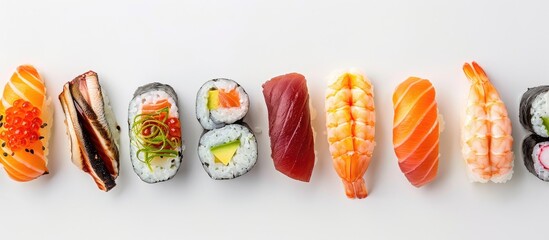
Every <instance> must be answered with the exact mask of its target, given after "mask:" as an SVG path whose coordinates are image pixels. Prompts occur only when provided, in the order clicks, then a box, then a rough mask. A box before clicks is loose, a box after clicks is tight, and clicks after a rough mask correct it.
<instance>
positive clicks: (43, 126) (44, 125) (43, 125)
mask: <svg viewBox="0 0 549 240" xmlns="http://www.w3.org/2000/svg"><path fill="white" fill-rule="evenodd" d="M46 126H48V124H47V123H44V124H42V126H40V128H45V127H46Z"/></svg>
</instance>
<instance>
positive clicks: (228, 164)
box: [198, 124, 257, 180]
mask: <svg viewBox="0 0 549 240" xmlns="http://www.w3.org/2000/svg"><path fill="white" fill-rule="evenodd" d="M198 156H199V158H200V162H202V166H203V167H204V170H206V173H208V175H209V176H210V177H211V178H212V179H215V180H222V179H233V178H236V177H239V176H242V175H243V174H245V173H247V172H248V171H250V169H252V168H253V167H254V166H255V163H256V161H257V141H256V139H255V136H254V134H253V133H252V131H251V130H250V128H249V127H248V126H247V125H240V124H230V125H226V126H224V127H222V128H218V129H214V130H210V131H206V132H204V134H203V135H202V137H201V138H200V143H199V146H198Z"/></svg>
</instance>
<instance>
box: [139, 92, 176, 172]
mask: <svg viewBox="0 0 549 240" xmlns="http://www.w3.org/2000/svg"><path fill="white" fill-rule="evenodd" d="M128 125H129V134H130V156H131V161H132V166H133V170H134V172H135V173H136V174H137V175H138V176H139V178H140V179H141V180H142V181H144V182H146V183H157V182H163V181H167V180H169V179H171V178H172V177H173V176H175V174H176V173H177V171H178V170H179V166H180V165H181V158H182V154H181V152H182V151H183V146H182V141H181V123H180V121H179V108H178V106H177V94H176V93H175V91H174V90H173V88H172V87H171V86H169V85H166V84H162V83H149V84H146V85H144V86H141V87H139V88H137V90H136V91H135V93H134V95H133V99H132V100H131V101H130V106H129V108H128Z"/></svg>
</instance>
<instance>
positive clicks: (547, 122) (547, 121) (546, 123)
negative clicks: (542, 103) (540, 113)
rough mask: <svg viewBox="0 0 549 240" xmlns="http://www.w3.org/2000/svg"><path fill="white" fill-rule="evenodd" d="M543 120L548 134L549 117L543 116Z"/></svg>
mask: <svg viewBox="0 0 549 240" xmlns="http://www.w3.org/2000/svg"><path fill="white" fill-rule="evenodd" d="M541 120H542V121H543V126H545V130H547V134H549V117H541Z"/></svg>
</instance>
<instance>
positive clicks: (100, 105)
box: [59, 71, 120, 191]
mask: <svg viewBox="0 0 549 240" xmlns="http://www.w3.org/2000/svg"><path fill="white" fill-rule="evenodd" d="M59 101H60V102H61V106H62V107H63V112H64V114H65V125H66V127H67V135H68V136H69V140H70V143H71V155H72V162H73V163H74V165H76V166H77V167H78V168H79V169H81V170H82V171H84V172H86V173H88V174H90V175H91V176H92V178H93V180H94V181H95V183H96V184H97V187H98V188H99V189H101V190H103V191H109V190H110V189H112V188H113V187H114V186H115V185H116V183H115V180H116V178H117V177H118V168H119V152H118V149H119V145H120V142H119V141H120V126H118V124H117V123H116V119H115V117H114V113H113V111H112V108H111V106H110V102H109V99H108V98H107V95H106V94H105V91H104V90H103V89H102V87H101V85H100V84H99V78H98V77H97V74H96V73H95V72H93V71H88V72H86V73H84V74H82V75H80V76H78V77H76V78H75V79H73V80H72V81H70V82H68V83H66V84H65V85H64V86H63V92H61V94H59Z"/></svg>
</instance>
